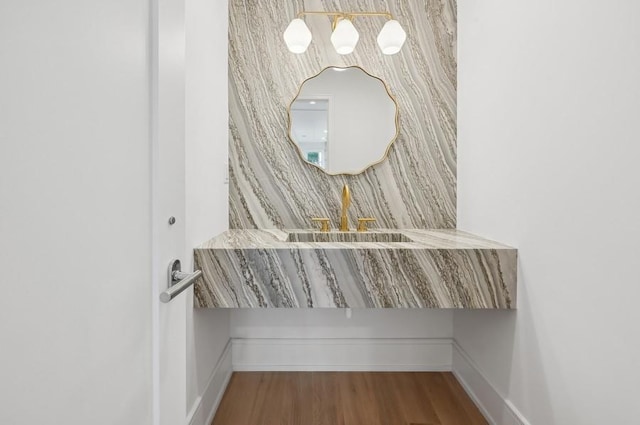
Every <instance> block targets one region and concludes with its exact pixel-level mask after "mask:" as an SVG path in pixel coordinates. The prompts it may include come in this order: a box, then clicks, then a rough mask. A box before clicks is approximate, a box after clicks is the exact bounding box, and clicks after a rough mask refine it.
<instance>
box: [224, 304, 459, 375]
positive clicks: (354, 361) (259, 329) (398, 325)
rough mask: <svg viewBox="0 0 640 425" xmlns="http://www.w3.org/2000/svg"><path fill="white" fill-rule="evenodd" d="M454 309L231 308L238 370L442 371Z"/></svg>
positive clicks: (446, 360)
mask: <svg viewBox="0 0 640 425" xmlns="http://www.w3.org/2000/svg"><path fill="white" fill-rule="evenodd" d="M452 336H453V312H452V311H450V310H425V309H404V310H402V309H389V310H380V309H353V310H352V317H351V318H347V317H346V315H345V310H343V309H298V310H296V309H263V310H260V309H258V310H256V309H233V310H232V311H231V337H232V338H234V345H233V363H234V368H236V369H238V370H442V369H449V368H450V367H451V340H450V339H451V338H452Z"/></svg>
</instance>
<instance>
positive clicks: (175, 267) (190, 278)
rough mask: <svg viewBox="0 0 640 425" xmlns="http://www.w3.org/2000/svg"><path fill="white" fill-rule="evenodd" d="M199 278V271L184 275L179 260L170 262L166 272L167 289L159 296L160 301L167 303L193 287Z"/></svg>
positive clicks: (200, 272) (200, 273)
mask: <svg viewBox="0 0 640 425" xmlns="http://www.w3.org/2000/svg"><path fill="white" fill-rule="evenodd" d="M200 276H202V271H201V270H196V271H195V272H193V273H185V272H183V271H182V265H181V264H180V260H173V261H171V263H169V271H168V280H169V288H168V289H167V290H166V291H164V292H163V293H161V294H160V301H162V302H163V303H168V302H169V301H171V300H172V299H174V298H175V297H176V296H177V295H178V294H180V293H181V292H182V291H184V290H185V289H187V288H188V287H189V286H191V285H193V283H194V282H195V281H196V280H198V278H199V277H200Z"/></svg>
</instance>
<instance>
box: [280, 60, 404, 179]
mask: <svg viewBox="0 0 640 425" xmlns="http://www.w3.org/2000/svg"><path fill="white" fill-rule="evenodd" d="M333 68H337V69H350V68H356V69H359V70H360V71H362V72H364V73H365V74H366V75H368V76H369V77H371V78H375V79H376V80H378V81H380V82H381V83H382V86H383V87H384V89H385V91H386V92H387V95H388V96H389V98H390V99H391V100H392V101H393V104H394V105H395V107H396V113H395V118H394V123H395V126H396V132H395V134H394V135H393V137H392V138H391V141H390V142H389V144H388V145H387V148H386V149H385V151H384V154H383V155H382V157H381V158H380V159H379V160H378V161H375V162H372V163H371V164H369V165H367V166H365V167H364V168H363V169H361V170H359V171H356V172H353V173H348V172H345V173H330V172H329V171H327V170H325V169H324V168H322V167H320V166H319V165H317V164H314V163H312V162H309V161H308V160H307V159H306V158H305V157H304V152H303V151H302V148H301V147H300V145H299V144H298V143H297V142H296V141H295V140H293V136H292V135H291V128H292V126H293V125H292V124H293V123H292V117H291V108H292V107H293V104H294V103H295V101H296V100H297V99H298V97H300V93H301V92H302V87H303V86H304V84H305V83H306V82H307V81H309V80H311V79H313V78H316V77H318V76H319V75H320V74H322V73H323V72H324V71H326V70H328V69H333ZM399 112H400V108H399V106H398V101H397V100H396V98H395V96H394V95H393V94H391V91H390V90H389V87H388V86H387V83H385V82H384V80H383V79H382V78H380V77H376V76H375V75H372V74H370V73H369V72H367V71H365V70H364V69H362V68H361V67H359V66H357V65H352V66H327V67H325V68H323V69H322V70H321V71H320V72H318V73H317V74H315V75H313V76H311V77H309V78H307V79H305V80H304V81H303V82H302V83H301V84H300V86H299V87H298V91H297V92H296V95H295V96H294V97H293V100H292V101H291V103H289V108H288V109H287V115H288V128H287V137H288V138H289V141H290V142H291V144H293V145H294V147H295V148H296V151H297V152H298V155H300V159H302V161H303V162H304V163H305V164H308V165H311V166H312V167H316V168H318V169H319V170H320V171H322V172H323V173H326V174H328V175H330V176H340V175H349V176H356V175H358V174H362V173H364V172H365V171H366V170H368V169H369V168H371V167H373V166H376V165H378V164H380V163H382V162H383V161H384V160H385V159H387V158H388V157H389V152H390V151H391V146H392V145H393V143H394V142H395V141H396V140H397V139H398V136H399V135H400V116H399Z"/></svg>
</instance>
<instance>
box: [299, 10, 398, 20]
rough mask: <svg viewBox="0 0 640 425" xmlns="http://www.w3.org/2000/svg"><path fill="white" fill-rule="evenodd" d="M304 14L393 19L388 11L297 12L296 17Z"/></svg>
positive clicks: (343, 17)
mask: <svg viewBox="0 0 640 425" xmlns="http://www.w3.org/2000/svg"><path fill="white" fill-rule="evenodd" d="M305 15H323V16H335V17H337V18H342V19H345V18H346V19H351V18H355V17H357V16H384V17H385V18H387V19H389V20H392V19H393V15H392V14H391V13H389V12H298V15H297V16H296V17H297V18H302V17H303V16H305Z"/></svg>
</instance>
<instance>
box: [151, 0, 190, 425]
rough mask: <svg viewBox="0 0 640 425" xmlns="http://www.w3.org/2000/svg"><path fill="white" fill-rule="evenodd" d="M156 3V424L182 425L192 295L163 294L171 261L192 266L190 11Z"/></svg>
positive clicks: (174, 1) (180, 3) (171, 2)
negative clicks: (188, 206)
mask: <svg viewBox="0 0 640 425" xmlns="http://www.w3.org/2000/svg"><path fill="white" fill-rule="evenodd" d="M153 3H154V6H155V8H154V10H153V11H152V49H151V50H152V55H151V61H152V66H151V69H152V90H151V93H152V96H151V97H152V99H151V102H152V103H151V104H152V120H151V123H152V147H151V152H152V159H151V163H152V189H151V193H152V226H153V230H152V257H153V262H152V263H153V264H152V279H153V281H152V285H153V289H154V290H153V294H152V296H153V299H152V305H153V307H152V309H153V335H154V338H153V340H154V344H153V345H154V346H153V363H154V364H153V370H154V409H153V410H154V421H153V422H154V425H182V424H184V423H185V420H186V410H187V409H186V308H188V307H187V304H186V292H183V293H182V294H180V295H178V296H177V297H176V298H174V299H173V300H171V301H170V302H168V303H161V302H160V299H159V295H160V293H161V292H163V291H164V290H166V289H167V287H168V273H167V269H168V266H169V263H170V262H171V260H172V259H180V260H181V261H182V263H183V264H186V263H187V261H185V260H186V259H185V258H181V256H182V255H183V254H184V252H185V249H184V245H185V222H184V221H185V20H184V10H185V8H184V0H154V1H153ZM174 220H175V221H174ZM172 223H173V224H172ZM183 271H186V270H183ZM189 308H190V307H189Z"/></svg>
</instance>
